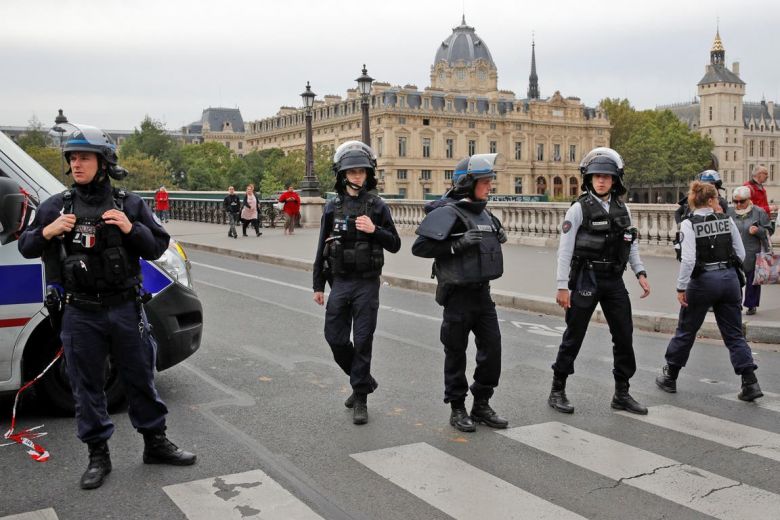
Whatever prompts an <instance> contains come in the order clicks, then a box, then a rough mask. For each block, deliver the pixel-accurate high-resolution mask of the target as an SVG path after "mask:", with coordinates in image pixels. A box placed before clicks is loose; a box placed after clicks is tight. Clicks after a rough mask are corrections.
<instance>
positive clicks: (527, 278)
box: [166, 221, 780, 343]
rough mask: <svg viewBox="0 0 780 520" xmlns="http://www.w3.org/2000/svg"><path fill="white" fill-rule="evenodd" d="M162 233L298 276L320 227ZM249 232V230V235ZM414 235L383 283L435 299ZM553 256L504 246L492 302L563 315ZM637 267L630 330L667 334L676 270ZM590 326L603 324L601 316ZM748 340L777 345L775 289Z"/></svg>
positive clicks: (201, 227)
mask: <svg viewBox="0 0 780 520" xmlns="http://www.w3.org/2000/svg"><path fill="white" fill-rule="evenodd" d="M166 229H167V230H168V232H169V233H170V234H171V236H173V237H174V238H175V239H176V240H178V241H179V242H181V243H182V245H184V246H185V248H191V249H198V250H203V251H210V252H216V253H222V254H231V255H233V256H240V257H243V258H249V259H253V260H258V261H262V262H268V263H274V264H279V265H286V266H288V267H294V268H297V269H308V270H310V269H311V264H312V262H313V261H314V253H315V249H316V243H317V238H318V236H319V229H318V228H305V229H298V230H296V232H295V234H294V235H292V236H285V235H284V232H283V229H282V228H281V227H277V228H263V229H262V231H263V235H262V236H261V237H256V236H255V235H254V233H253V232H250V233H249V235H250V236H248V237H241V236H239V238H238V239H233V238H229V237H228V236H227V226H225V225H218V224H204V223H199V222H187V221H173V222H170V223H168V224H167V225H166ZM250 231H253V230H250ZM413 241H414V235H413V234H411V233H408V232H406V233H402V235H401V242H402V245H401V250H400V251H399V252H398V253H397V254H394V255H393V254H385V267H384V270H383V271H384V274H383V278H384V279H385V281H386V282H388V283H389V284H391V285H395V286H398V287H404V288H409V289H415V290H421V291H426V292H433V291H434V289H435V286H436V285H435V280H432V279H431V278H430V274H431V263H432V261H431V260H430V259H424V258H417V257H415V256H412V253H411V244H412V242H413ZM556 253H557V251H556V250H555V249H553V248H543V247H532V246H520V245H505V246H504V276H503V277H501V278H500V279H498V280H495V281H494V282H491V286H492V288H493V295H494V299H495V300H496V303H498V304H499V305H503V306H506V307H512V308H517V309H523V310H528V311H532V312H540V313H543V314H553V315H563V311H562V309H561V308H560V307H558V306H557V305H556V304H555V271H556V268H557V255H556ZM642 260H643V261H644V264H645V267H646V269H647V272H648V280H649V281H650V287H651V291H652V292H651V294H650V296H648V297H647V298H644V299H640V298H639V294H640V293H641V291H640V289H639V285H638V284H637V282H636V278H635V277H634V275H633V273H631V271H630V269H629V270H628V271H627V272H626V275H625V277H624V279H625V282H626V287H627V288H628V292H629V294H630V295H631V305H632V310H633V314H634V326H635V327H637V328H640V329H645V330H654V331H658V332H664V333H669V334H671V333H672V332H674V329H675V327H676V325H677V313H678V311H679V305H678V303H677V298H676V292H675V290H674V287H675V282H676V280H677V271H678V269H679V264H678V263H677V261H676V260H674V259H673V258H665V257H655V256H647V255H644V256H643V258H642ZM594 319H595V320H596V321H599V322H604V317H603V315H602V314H601V311H600V309H597V311H596V314H595V315H594ZM743 325H744V328H745V332H746V336H747V339H748V341H757V342H761V343H780V286H778V285H770V286H765V287H764V288H763V289H762V295H761V307H759V308H758V313H757V314H756V315H755V316H743ZM700 335H702V336H705V337H710V338H720V334H719V332H718V329H717V326H716V324H715V319H714V317H713V316H712V315H711V314H710V315H708V316H707V320H706V321H705V323H704V326H703V327H702V329H701V332H700Z"/></svg>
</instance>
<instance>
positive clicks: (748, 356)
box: [655, 181, 764, 401]
mask: <svg viewBox="0 0 780 520" xmlns="http://www.w3.org/2000/svg"><path fill="white" fill-rule="evenodd" d="M742 193H744V192H742ZM740 198H741V196H740ZM688 203H689V204H690V206H691V208H693V210H694V211H693V216H692V217H691V218H690V219H688V220H686V221H684V222H683V223H682V225H681V233H682V241H681V245H682V261H681V263H680V273H679V275H678V277H677V300H678V301H679V302H680V317H679V320H678V322H677V330H676V331H675V334H674V337H673V338H672V339H671V341H670V342H669V345H668V346H667V348H666V365H664V367H663V369H662V374H661V375H660V376H658V377H657V378H656V380H655V382H656V385H658V387H659V388H661V389H662V390H664V391H666V392H670V393H674V392H676V391H677V376H678V374H679V373H680V370H681V369H682V368H683V367H684V366H685V365H686V364H687V362H688V356H689V355H690V352H691V349H692V348H693V343H694V341H695V340H696V333H697V332H698V331H699V328H700V327H701V325H702V323H703V322H704V317H705V316H706V314H707V309H708V308H709V307H710V306H712V308H713V310H714V312H715V320H716V322H717V324H718V329H719V330H720V334H721V337H722V338H723V342H724V343H725V344H726V348H728V350H729V355H730V358H731V364H732V366H733V367H734V372H735V373H736V374H737V375H739V376H741V377H742V389H741V391H740V392H739V394H738V395H737V397H738V398H739V399H741V400H743V401H753V400H754V399H757V398H759V397H761V396H763V395H764V394H763V393H762V392H761V388H760V387H759V385H758V379H757V378H756V375H755V373H754V372H755V370H756V368H757V366H756V364H755V361H754V360H753V354H752V352H751V351H750V347H749V346H748V344H747V342H746V341H745V336H744V334H743V333H742V314H741V312H740V302H741V300H742V294H741V292H740V286H741V285H744V281H745V280H744V277H743V274H742V270H741V268H742V261H743V260H744V259H745V248H744V246H743V244H742V238H741V237H740V234H739V230H738V228H737V226H736V224H735V223H734V221H733V220H732V219H731V217H729V216H728V215H725V214H723V213H718V212H716V211H715V208H716V207H718V194H717V191H716V190H715V188H714V187H713V186H711V185H709V184H706V183H703V182H700V181H694V182H692V183H691V187H690V190H689V192H688Z"/></svg>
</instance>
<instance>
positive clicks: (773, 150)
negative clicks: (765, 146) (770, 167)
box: [769, 141, 775, 157]
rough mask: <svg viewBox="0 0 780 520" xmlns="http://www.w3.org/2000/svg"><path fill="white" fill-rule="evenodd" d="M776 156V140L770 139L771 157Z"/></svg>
mask: <svg viewBox="0 0 780 520" xmlns="http://www.w3.org/2000/svg"><path fill="white" fill-rule="evenodd" d="M774 156H775V142H774V141H769V157H774Z"/></svg>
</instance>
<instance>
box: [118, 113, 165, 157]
mask: <svg viewBox="0 0 780 520" xmlns="http://www.w3.org/2000/svg"><path fill="white" fill-rule="evenodd" d="M178 146H179V145H178V143H177V142H176V140H175V139H173V138H172V137H171V136H170V135H168V133H167V132H166V130H165V125H163V123H162V122H160V121H155V120H154V119H152V118H151V117H149V116H146V117H145V118H144V120H143V121H141V128H140V129H138V128H136V129H135V130H134V131H133V134H132V135H131V136H129V137H128V138H127V139H126V140H125V142H124V143H123V144H122V150H121V151H122V152H123V153H124V154H125V155H127V156H131V155H137V154H139V153H141V154H144V155H147V156H149V157H153V158H155V159H157V160H158V161H161V162H168V161H170V159H171V155H172V153H173V151H174V149H176V148H177V147H178Z"/></svg>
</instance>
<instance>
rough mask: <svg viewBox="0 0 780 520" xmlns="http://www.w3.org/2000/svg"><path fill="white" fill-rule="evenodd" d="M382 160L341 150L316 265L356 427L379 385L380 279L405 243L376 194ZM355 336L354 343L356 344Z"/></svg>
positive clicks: (367, 152)
mask: <svg viewBox="0 0 780 520" xmlns="http://www.w3.org/2000/svg"><path fill="white" fill-rule="evenodd" d="M375 170H376V156H375V155H374V151H373V150H372V149H371V147H369V146H367V145H365V144H363V143H361V142H359V141H348V142H346V143H344V144H342V145H341V146H339V147H338V148H337V149H336V152H335V154H334V156H333V173H334V174H335V176H336V185H335V190H336V192H337V195H336V197H335V198H334V199H333V200H331V201H329V202H328V203H327V205H326V206H325V210H324V212H323V215H322V221H321V223H320V238H319V242H318V243H317V256H316V258H315V260H314V269H313V271H314V274H313V278H314V283H313V288H314V301H315V302H316V303H317V304H319V305H323V304H324V303H325V292H324V291H325V283H326V282H329V283H330V285H331V291H330V294H329V295H328V305H327V308H326V311H325V340H326V341H327V342H328V345H330V348H331V350H332V351H333V357H334V359H335V360H336V363H337V364H338V365H339V367H340V368H341V369H342V370H343V371H344V373H346V374H347V375H348V376H349V383H350V385H351V386H352V394H351V395H350V396H349V398H348V399H347V400H346V402H345V403H344V405H345V406H346V407H347V408H352V409H353V410H352V414H353V415H352V422H353V423H354V424H365V423H366V422H368V407H367V397H368V394H370V393H372V392H373V391H374V390H376V388H377V386H378V384H377V382H376V380H375V379H374V377H373V376H372V375H371V349H372V343H373V338H374V330H375V329H376V318H377V312H378V310H379V284H380V281H379V275H380V274H381V273H382V266H383V265H384V250H387V251H390V252H391V253H396V252H398V250H399V249H400V248H401V239H400V237H399V236H398V232H397V231H396V229H395V224H393V218H392V216H391V215H390V209H389V208H388V207H387V205H386V204H385V203H384V201H383V200H382V199H381V198H380V197H379V196H378V195H377V194H376V177H375ZM350 331H351V332H352V339H353V341H350Z"/></svg>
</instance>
